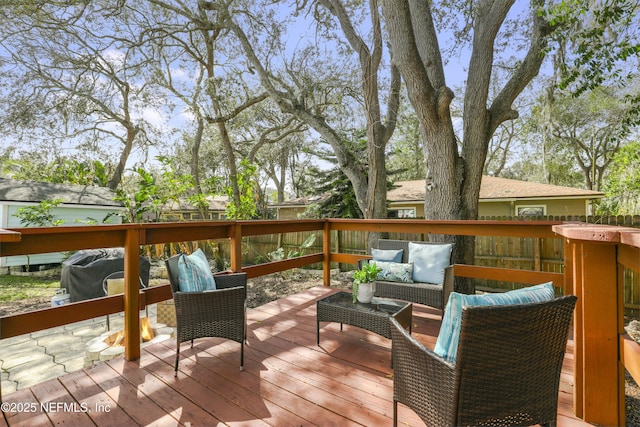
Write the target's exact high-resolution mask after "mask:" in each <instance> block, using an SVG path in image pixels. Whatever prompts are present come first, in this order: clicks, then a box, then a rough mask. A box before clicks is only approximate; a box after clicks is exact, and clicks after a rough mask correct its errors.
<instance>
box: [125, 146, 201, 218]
mask: <svg viewBox="0 0 640 427" xmlns="http://www.w3.org/2000/svg"><path fill="white" fill-rule="evenodd" d="M156 159H157V160H158V161H159V162H160V171H159V172H149V171H147V170H145V169H143V168H136V169H135V170H134V173H135V174H136V175H137V182H136V188H135V189H134V190H132V191H129V192H127V191H126V190H125V189H123V188H118V190H117V191H116V193H117V197H116V200H118V201H120V202H122V203H123V204H124V205H125V207H126V208H127V211H128V217H127V218H125V221H128V222H141V221H142V218H143V214H144V213H145V212H152V213H154V215H155V217H156V218H159V217H160V212H161V211H162V210H163V209H165V208H166V207H167V206H168V205H169V204H170V202H173V203H172V206H174V207H175V206H180V204H181V203H182V202H183V201H185V200H186V201H188V202H190V203H192V204H193V205H195V206H196V207H198V208H201V209H204V208H205V207H206V206H207V203H206V194H198V193H195V182H194V179H193V176H191V175H189V174H181V173H179V172H178V170H177V168H176V165H175V164H174V161H173V160H172V159H170V158H169V157H166V156H158V157H156Z"/></svg>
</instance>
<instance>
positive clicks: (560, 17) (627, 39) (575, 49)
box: [541, 0, 640, 96]
mask: <svg viewBox="0 0 640 427" xmlns="http://www.w3.org/2000/svg"><path fill="white" fill-rule="evenodd" d="M541 13H543V14H544V17H545V19H546V20H547V21H548V22H549V23H550V25H552V26H553V27H555V28H556V31H555V32H554V33H553V38H554V39H556V40H557V41H558V42H559V45H560V46H571V47H572V49H571V52H570V53H567V54H566V55H562V56H563V58H562V59H563V60H562V62H561V63H560V67H561V72H562V80H561V82H560V85H559V86H560V87H561V88H563V89H564V88H571V89H572V92H573V93H574V94H575V95H576V96H578V95H580V94H582V93H583V92H586V91H588V90H592V89H594V88H596V87H598V86H600V85H602V84H603V83H605V82H607V81H609V82H611V81H614V80H617V81H620V82H624V81H625V80H627V79H628V78H629V76H631V75H633V74H635V73H637V69H636V70H635V71H634V67H635V66H634V65H633V64H632V66H631V67H630V68H629V67H626V64H627V61H629V62H630V63H632V62H633V61H630V60H632V59H633V58H637V57H640V42H639V39H638V33H637V31H638V27H639V25H638V22H639V21H638V14H637V3H636V2H633V1H628V0H610V1H604V2H592V1H589V0H564V1H561V2H558V3H555V4H554V5H553V6H551V7H549V8H548V9H547V10H545V11H542V12H541Z"/></svg>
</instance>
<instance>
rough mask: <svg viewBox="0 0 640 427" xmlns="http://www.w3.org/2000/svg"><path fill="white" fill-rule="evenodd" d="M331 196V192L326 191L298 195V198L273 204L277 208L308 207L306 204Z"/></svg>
mask: <svg viewBox="0 0 640 427" xmlns="http://www.w3.org/2000/svg"><path fill="white" fill-rule="evenodd" d="M330 196H331V194H329V193H324V194H320V195H312V196H305V197H298V198H296V199H290V200H285V201H284V202H282V203H277V204H274V205H272V206H273V207H276V208H285V207H286V208H294V207H296V206H300V207H306V206H309V205H312V204H314V203H319V202H321V201H323V200H325V199H327V198H328V197H330Z"/></svg>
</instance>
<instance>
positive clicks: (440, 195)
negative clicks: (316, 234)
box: [0, 0, 640, 259]
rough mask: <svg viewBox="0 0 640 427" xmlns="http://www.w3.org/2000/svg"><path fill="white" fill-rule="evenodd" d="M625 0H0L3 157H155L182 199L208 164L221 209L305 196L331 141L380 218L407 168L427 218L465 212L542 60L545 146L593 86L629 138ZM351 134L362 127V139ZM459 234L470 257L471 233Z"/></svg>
mask: <svg viewBox="0 0 640 427" xmlns="http://www.w3.org/2000/svg"><path fill="white" fill-rule="evenodd" d="M637 8H638V5H637V3H635V2H629V1H626V0H611V1H607V2H598V3H593V2H588V1H586V0H567V1H563V2H559V3H558V2H551V1H545V0H534V1H532V2H514V1H513V0H466V1H446V2H424V1H419V0H384V1H378V0H367V1H349V2H347V1H341V0H297V1H295V2H290V3H283V2H272V1H269V0H260V1H247V0H230V1H227V2H217V1H207V0H203V1H199V2H195V3H192V4H189V3H184V2H177V1H173V0H144V1H139V2H123V1H113V0H100V1H95V2H85V1H67V2H39V1H35V0H32V1H28V0H27V1H24V0H21V1H8V2H4V3H3V5H2V6H1V7H0V17H1V18H2V19H3V22H4V23H5V25H3V26H2V27H0V91H1V93H2V99H3V100H4V101H3V102H4V103H5V105H4V108H3V109H2V110H1V111H0V129H1V130H2V134H3V136H4V138H3V141H2V142H3V143H4V144H5V147H6V150H5V151H4V152H3V153H0V155H2V157H3V158H5V159H7V160H16V159H21V158H24V157H26V156H28V155H29V153H30V152H38V151H39V152H41V153H43V154H42V157H43V159H44V162H43V164H53V163H55V162H58V163H59V162H60V159H66V160H65V162H68V163H69V164H71V163H74V162H76V164H77V165H87V167H89V166H88V165H90V164H92V163H91V162H93V161H95V160H98V161H100V162H101V164H102V165H104V168H103V169H102V171H101V172H100V173H101V177H100V179H104V178H106V182H107V185H109V186H110V187H111V188H116V187H118V186H120V185H121V182H122V177H123V174H124V173H125V169H126V167H130V169H131V170H137V169H138V168H139V167H141V166H149V165H148V160H149V159H153V158H155V157H156V155H157V154H160V155H162V156H169V157H171V158H172V159H174V163H175V165H174V166H173V167H174V170H175V173H176V174H177V176H182V175H185V176H186V175H189V176H191V177H192V179H193V186H192V188H190V189H189V190H188V192H187V193H189V194H188V196H191V195H198V194H200V195H204V194H206V193H207V192H210V191H213V190H212V188H213V187H212V186H211V185H208V184H207V183H208V182H212V180H216V179H218V178H219V179H220V180H221V181H224V184H222V185H217V186H216V187H217V188H216V191H218V192H219V193H226V191H227V190H228V189H230V192H229V196H230V199H231V200H232V206H235V209H239V210H241V211H243V212H248V214H247V215H248V216H251V215H253V213H251V209H249V210H248V211H247V210H245V208H244V207H243V206H244V201H246V200H248V199H252V200H254V201H255V199H256V198H259V197H263V198H264V197H267V193H268V192H267V191H265V190H264V182H265V181H266V180H270V181H272V182H273V183H274V184H273V185H275V186H276V188H277V193H278V197H280V198H282V197H284V193H285V192H287V191H288V192H290V193H291V194H293V193H295V192H296V191H299V189H300V188H301V186H300V185H298V183H300V182H301V181H302V177H303V175H304V167H303V166H301V165H306V164H307V163H308V162H309V161H310V159H311V158H312V155H311V154H309V153H312V152H313V151H314V150H310V149H309V147H310V146H311V147H314V146H317V147H326V148H329V149H330V150H331V151H332V152H333V155H334V159H335V160H333V162H334V164H333V165H329V166H328V167H327V168H328V169H330V168H331V167H332V166H337V167H338V168H339V169H340V171H341V173H342V174H344V176H346V177H347V178H348V181H349V183H350V185H351V186H352V189H353V194H354V195H355V200H356V202H357V205H358V208H359V209H360V211H361V212H362V213H363V216H364V217H365V218H376V217H384V216H386V187H387V175H388V174H389V173H390V172H393V171H403V173H404V174H405V175H399V176H405V177H419V178H424V179H426V180H427V181H429V182H430V184H431V185H429V186H428V188H430V190H431V191H428V192H427V195H426V199H425V216H426V218H427V219H473V218H475V217H476V216H477V212H478V195H479V189H480V181H481V179H482V174H483V173H484V172H485V171H487V170H488V169H491V170H493V171H498V173H501V172H502V171H505V173H506V172H507V171H509V168H510V165H508V164H507V162H508V159H507V153H509V152H510V151H511V150H512V149H513V147H514V146H520V147H527V145H526V144H524V143H522V139H523V137H520V136H519V135H526V133H525V132H523V129H522V128H519V127H518V126H520V124H519V123H514V122H513V121H514V120H515V119H516V118H517V117H518V116H519V115H520V113H521V112H526V110H527V109H528V108H530V106H529V105H527V103H520V102H518V100H519V99H522V94H523V93H524V92H525V91H526V90H527V88H528V87H530V85H531V84H532V83H534V82H535V79H536V78H538V77H539V76H540V75H541V74H553V75H554V76H553V78H552V85H553V86H554V87H557V88H558V90H561V91H562V92H561V93H562V94H563V96H562V99H564V97H565V95H564V94H567V95H566V97H567V98H566V99H565V100H562V102H561V97H560V96H557V101H558V102H557V104H556V105H557V106H556V108H559V109H562V108H563V107H562V106H563V105H565V106H566V107H565V108H564V110H562V113H563V114H560V111H561V110H557V111H558V113H553V114H551V115H548V114H547V115H544V120H546V122H547V123H546V125H547V126H546V127H545V129H546V130H545V131H541V132H550V131H553V132H555V133H554V134H553V136H554V138H555V139H556V142H557V144H558V145H557V148H556V146H553V148H552V149H554V150H556V151H557V152H558V153H562V152H563V151H566V150H570V148H568V147H570V143H569V142H562V144H561V143H560V142H559V141H560V140H561V139H562V138H563V132H566V131H568V130H570V129H569V128H570V126H571V125H570V122H571V120H570V119H569V118H568V115H569V113H570V108H567V107H569V106H576V105H578V104H579V102H581V101H580V100H582V99H585V98H587V97H589V96H592V95H589V94H590V93H594V94H595V93H597V88H598V87H603V86H604V87H607V88H614V87H615V88H616V90H615V91H614V93H615V94H614V95H613V96H614V97H617V98H618V101H619V100H620V99H619V98H620V97H622V98H624V103H625V105H627V109H626V113H625V115H624V116H621V120H620V122H621V127H625V126H626V131H627V133H626V134H623V133H618V134H617V135H618V136H617V137H615V138H613V139H612V138H611V137H608V141H609V142H611V141H613V140H617V141H619V142H621V144H620V146H622V145H624V144H622V143H626V142H627V138H628V136H629V135H630V134H631V132H632V130H633V129H634V126H635V125H636V124H637V117H638V112H639V111H640V109H639V108H638V105H640V102H639V101H640V93H639V92H638V89H637V85H633V84H632V78H633V77H634V75H635V74H637V66H636V65H635V64H631V62H632V61H630V60H631V59H635V58H637V57H638V54H639V53H640V44H639V42H638V40H639V39H640V38H639V37H638V31H639V30H638V28H639V27H640V26H639V25H638V24H639V22H638V21H639V19H640V18H638V14H637V13H636V12H637ZM551 59H553V62H552V61H551ZM403 91H404V93H406V99H404V98H403V97H402V96H401V93H402V92H403ZM558 93H560V92H558ZM554 95H555V93H554ZM600 99H602V98H600ZM597 102H600V101H597ZM563 103H564V104H563ZM609 107H611V108H609ZM607 108H608V109H609V110H611V109H612V108H613V104H607ZM609 110H608V112H610V111H609ZM548 111H551V110H548ZM548 111H547V113H548ZM584 111H585V110H584V108H583V110H582V112H583V113H584ZM575 112H576V116H575V117H578V116H580V115H581V114H580V112H581V111H580V110H578V109H576V111H575ZM595 114H596V115H597V116H598V117H596V116H589V115H587V114H582V115H581V116H582V118H589V119H590V120H591V121H592V122H595V123H596V124H595V126H597V127H598V128H603V126H604V125H603V123H604V122H603V120H602V115H603V112H602V111H600V112H596V113H595ZM398 117H400V126H399V128H400V129H399V131H398V130H397V129H396V127H397V123H398ZM552 118H553V119H554V120H555V122H554V123H551V119H552ZM560 119H562V122H561V121H560ZM573 122H574V123H575V120H573ZM516 125H517V126H516ZM586 126H587V125H585V126H583V127H585V128H586ZM354 129H362V130H363V131H364V137H365V141H366V151H365V152H364V153H363V152H362V151H360V150H359V149H357V147H356V145H355V144H354V138H353V130H354ZM416 131H417V132H416ZM394 134H396V137H395V138H393V135H394ZM530 135H531V134H529V136H530ZM549 135H551V134H549ZM608 135H612V133H608ZM529 136H526V137H524V138H528V137H529ZM518 140H520V144H518ZM18 147H20V148H18ZM543 147H550V148H551V146H549V145H548V144H543ZM610 148H611V146H610V145H607V146H602V148H601V149H600V152H602V153H606V152H611V150H610ZM416 149H420V150H421V151H422V152H421V153H420V155H416V154H415V153H416V151H415V150H416ZM412 153H414V154H412ZM132 154H133V156H134V157H135V161H132ZM603 155H604V154H603ZM387 158H389V159H390V160H389V163H387ZM575 158H576V159H578V158H580V159H581V158H582V157H580V156H578V157H575ZM69 159H70V160H69ZM134 162H137V164H133V165H132V163H134ZM247 162H248V163H247ZM325 162H326V161H325ZM522 164H524V163H522ZM596 164H597V162H592V163H590V164H588V163H587V162H585V163H584V168H583V169H584V170H587V169H589V170H590V171H593V170H595V166H594V165H596ZM254 168H255V173H254V172H251V171H253V170H254ZM525 169H526V168H524V167H523V168H522V170H525ZM510 170H511V171H513V170H515V169H514V165H513V164H512V165H511V169H510ZM605 172H606V171H605V170H604V169H603V172H602V173H601V174H600V176H595V175H593V174H592V175H589V177H590V178H589V179H590V180H591V182H592V184H589V183H588V182H587V186H589V185H592V186H594V188H596V187H598V186H599V185H600V184H599V182H600V181H602V179H603V176H605ZM543 175H546V174H543ZM585 176H586V175H585ZM246 180H248V181H251V183H248V182H247V181H246ZM260 182H262V183H260ZM297 195H300V194H297ZM243 198H244V199H243ZM258 205H259V206H262V205H263V203H258ZM237 212H238V211H237ZM243 216H244V214H243ZM458 243H459V245H458V246H457V247H458V248H459V249H458V250H457V251H456V254H457V255H456V256H459V257H460V258H461V259H465V257H468V255H469V253H470V252H469V251H470V250H471V249H470V248H472V245H470V244H469V242H468V241H460V242H458Z"/></svg>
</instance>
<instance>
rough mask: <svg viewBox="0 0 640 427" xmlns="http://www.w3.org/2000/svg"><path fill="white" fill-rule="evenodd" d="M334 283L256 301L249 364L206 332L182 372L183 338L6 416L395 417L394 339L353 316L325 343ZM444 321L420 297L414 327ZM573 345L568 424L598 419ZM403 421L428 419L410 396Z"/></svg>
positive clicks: (297, 420)
mask: <svg viewBox="0 0 640 427" xmlns="http://www.w3.org/2000/svg"><path fill="white" fill-rule="evenodd" d="M331 292H335V290H334V289H329V288H312V289H309V290H307V291H305V292H302V293H300V294H296V295H292V296H289V297H287V298H284V299H281V300H278V301H274V302H271V303H269V304H266V305H263V306H261V307H258V308H255V309H252V310H249V313H248V333H247V335H248V344H247V345H246V346H245V363H244V365H245V370H244V371H242V372H241V371H240V369H239V358H240V357H239V356H240V352H239V344H238V343H236V342H232V341H229V340H223V339H217V338H212V339H200V340H196V342H195V346H194V347H193V348H191V347H190V346H189V344H188V343H183V344H182V345H181V347H180V348H181V350H180V353H181V358H180V365H179V373H178V377H177V378H175V377H174V371H173V363H174V359H175V345H176V344H175V341H173V340H168V341H164V342H161V343H158V344H154V345H152V346H149V347H146V348H145V349H143V350H142V357H141V358H140V360H138V361H133V362H127V361H125V360H124V359H123V358H118V359H114V360H111V361H109V362H104V363H101V364H99V365H97V366H95V367H93V368H88V369H84V370H82V371H78V372H74V373H71V374H67V375H65V376H63V377H60V378H57V379H54V380H49V381H47V382H45V383H42V384H38V385H36V386H34V387H32V388H31V389H25V390H19V391H16V392H14V393H11V394H9V395H7V396H4V401H5V402H16V403H18V402H20V403H35V404H37V405H39V404H40V402H51V401H55V402H62V403H67V404H68V405H71V404H74V403H75V404H76V405H84V407H87V408H88V411H87V412H83V411H79V412H64V411H63V412H47V413H45V412H42V411H40V410H38V411H35V412H31V413H28V412H22V413H5V414H4V415H5V417H4V418H3V419H2V420H1V421H0V424H1V423H3V422H4V423H6V425H9V426H20V425H29V426H47V425H56V424H65V425H71V426H73V425H97V426H108V425H118V426H126V425H159V426H165V425H166V426H176V425H184V426H189V425H190V426H197V425H229V426H269V425H271V426H283V425H287V426H288V425H296V426H307V425H320V426H324V425H340V426H350V425H365V426H372V425H391V423H392V416H393V406H392V395H393V379H392V373H393V370H392V369H391V366H390V361H391V360H390V359H391V354H390V347H391V342H390V340H388V339H386V338H383V337H380V336H378V335H376V334H373V333H370V332H368V331H365V330H363V329H360V328H356V327H352V326H348V325H345V326H344V329H343V331H342V332H341V331H340V329H339V325H338V324H336V323H321V332H320V334H321V335H320V337H321V342H320V346H317V345H316V317H315V302H316V300H317V299H318V298H321V297H323V296H325V295H327V294H328V293H331ZM439 327H440V314H439V312H438V311H437V310H434V309H431V308H429V307H425V306H420V305H414V308H413V322H412V328H413V334H414V336H415V337H416V338H417V339H418V340H419V341H421V342H423V343H424V344H425V345H426V346H427V347H431V348H433V346H434V345H435V340H436V337H437V333H438V330H439ZM568 348H569V352H568V354H567V357H566V359H565V363H564V365H563V374H562V376H561V384H560V396H559V398H560V399H559V400H560V402H559V406H558V414H559V416H558V425H559V426H578V425H589V424H587V423H584V422H583V421H581V420H579V419H577V418H576V417H575V416H573V414H572V412H571V411H572V400H573V386H572V381H573V377H572V375H571V369H573V355H572V354H571V350H572V345H571V343H570V344H569V346H568ZM96 408H102V409H103V410H96ZM104 408H108V409H109V412H106V411H105V410H104ZM399 422H400V425H406V426H422V425H424V424H423V423H422V421H421V420H420V419H419V418H418V416H417V415H416V414H415V413H414V412H413V411H411V410H410V409H408V408H406V407H404V406H403V405H399Z"/></svg>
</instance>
